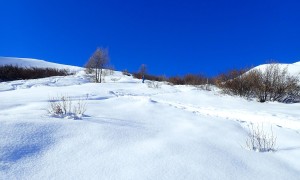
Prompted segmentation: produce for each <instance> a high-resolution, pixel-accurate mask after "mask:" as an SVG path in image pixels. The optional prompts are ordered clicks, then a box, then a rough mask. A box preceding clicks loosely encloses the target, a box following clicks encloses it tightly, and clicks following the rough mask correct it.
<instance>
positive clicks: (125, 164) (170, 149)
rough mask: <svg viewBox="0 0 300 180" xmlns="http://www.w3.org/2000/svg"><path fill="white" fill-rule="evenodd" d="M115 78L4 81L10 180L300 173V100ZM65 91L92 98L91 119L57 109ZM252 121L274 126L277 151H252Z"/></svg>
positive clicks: (1, 168)
mask: <svg viewBox="0 0 300 180" xmlns="http://www.w3.org/2000/svg"><path fill="white" fill-rule="evenodd" d="M0 61H1V60H0ZM29 65H30V64H29ZM105 82H106V83H102V84H94V83H89V81H88V80H87V79H86V76H85V74H84V73H83V71H79V72H78V73H77V74H76V75H72V76H67V77H50V78H43V79H37V80H26V81H25V80H23V81H12V82H3V83H0V137H1V138H0V179H168V180H169V179H222V180H224V179H230V180H231V179H289V180H293V179H299V174H300V161H299V159H300V141H299V139H300V134H299V132H300V111H299V109H300V104H281V103H273V102H270V103H263V104H262V103H258V102H255V101H247V100H245V99H242V98H238V97H232V96H227V95H223V94H220V93H218V92H217V91H203V90H199V89H197V88H195V87H192V86H170V85H167V84H161V88H158V89H154V88H149V87H148V86H147V83H145V84H143V83H141V81H140V80H137V79H133V78H132V77H130V76H123V75H122V73H120V72H115V74H114V75H109V76H106V78H105ZM61 95H64V96H69V97H71V98H72V99H74V100H75V102H76V100H78V99H84V101H85V102H86V108H87V111H86V112H85V116H84V117H83V118H82V119H81V120H73V119H69V118H55V117H52V116H49V115H48V112H47V109H48V107H49V103H48V100H49V99H51V97H57V96H61ZM251 123H252V124H259V125H261V124H263V126H264V128H265V131H269V130H270V127H272V129H273V132H274V134H275V135H276V136H277V151H276V152H264V153H259V152H254V151H250V150H248V149H247V148H245V140H246V138H247V133H248V125H250V124H251Z"/></svg>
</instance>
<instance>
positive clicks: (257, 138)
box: [246, 124, 277, 152]
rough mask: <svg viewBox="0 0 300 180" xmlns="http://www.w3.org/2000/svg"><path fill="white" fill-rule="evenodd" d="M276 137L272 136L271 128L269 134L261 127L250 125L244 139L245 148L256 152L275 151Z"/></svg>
mask: <svg viewBox="0 0 300 180" xmlns="http://www.w3.org/2000/svg"><path fill="white" fill-rule="evenodd" d="M276 141H277V137H276V136H275V135H274V134H273V129H272V127H271V130H270V132H269V133H268V132H266V131H265V130H264V127H263V125H261V126H259V125H256V126H254V125H253V124H251V127H249V134H248V137H247V139H246V147H247V148H248V149H249V150H253V151H257V152H270V151H275V150H276Z"/></svg>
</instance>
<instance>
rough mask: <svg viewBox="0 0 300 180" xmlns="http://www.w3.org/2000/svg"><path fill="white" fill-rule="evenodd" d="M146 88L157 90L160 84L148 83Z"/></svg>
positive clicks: (155, 82)
mask: <svg viewBox="0 0 300 180" xmlns="http://www.w3.org/2000/svg"><path fill="white" fill-rule="evenodd" d="M147 86H148V88H153V89H159V88H161V83H159V82H157V81H148V82H147Z"/></svg>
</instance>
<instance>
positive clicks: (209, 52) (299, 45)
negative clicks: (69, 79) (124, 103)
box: [0, 0, 300, 76]
mask: <svg viewBox="0 0 300 180" xmlns="http://www.w3.org/2000/svg"><path fill="white" fill-rule="evenodd" d="M299 9H300V2H299V1H296V0H294V1H291V0H272V1H271V0H260V1H258V0H252V1H244V0H214V1H212V0H198V1H196V0H195V1H192V0H164V1H163V0H151V1H150V0H126V1H122V0H110V1H104V0H103V1H102V0H98V1H97V0H84V1H83V0H77V1H74V0H53V1H41V0H10V1H8V0H7V1H4V0H3V1H0V22H1V27H0V56H12V57H30V58H37V59H44V60H48V61H52V62H58V63H63V64H71V65H78V66H83V65H84V64H85V62H86V61H87V60H88V58H89V57H90V56H91V54H92V53H93V52H94V51H95V49H96V48H97V47H107V48H108V49H109V55H110V59H111V63H112V64H113V65H114V66H115V68H116V69H117V70H123V69H128V70H129V71H137V70H138V68H139V66H140V65H141V64H147V66H148V69H149V73H151V74H156V75H163V74H164V75H167V76H172V75H183V74H186V73H202V74H206V75H209V76H213V75H216V74H218V73H220V72H223V71H226V70H228V69H230V68H242V67H251V66H256V65H259V64H262V63H265V62H267V61H269V60H271V59H273V60H276V61H278V62H282V63H293V62H296V61H300V11H299Z"/></svg>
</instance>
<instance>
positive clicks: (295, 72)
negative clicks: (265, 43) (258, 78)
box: [253, 61, 300, 77]
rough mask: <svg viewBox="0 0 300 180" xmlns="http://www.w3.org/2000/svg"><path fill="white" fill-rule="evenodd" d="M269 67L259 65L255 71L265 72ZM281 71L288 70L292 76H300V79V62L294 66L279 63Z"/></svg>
mask: <svg viewBox="0 0 300 180" xmlns="http://www.w3.org/2000/svg"><path fill="white" fill-rule="evenodd" d="M267 66H268V64H262V65H259V66H257V67H255V68H253V69H260V70H262V71H263V70H265V69H266V67H267ZM278 66H279V68H280V69H284V68H287V70H288V73H289V74H290V75H292V76H299V77H300V61H299V62H296V63H293V64H283V63H279V64H278Z"/></svg>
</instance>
